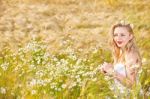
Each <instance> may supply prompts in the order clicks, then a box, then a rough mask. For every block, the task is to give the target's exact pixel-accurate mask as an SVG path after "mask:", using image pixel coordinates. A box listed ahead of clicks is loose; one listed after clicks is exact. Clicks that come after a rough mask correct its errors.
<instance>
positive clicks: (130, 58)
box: [125, 51, 140, 65]
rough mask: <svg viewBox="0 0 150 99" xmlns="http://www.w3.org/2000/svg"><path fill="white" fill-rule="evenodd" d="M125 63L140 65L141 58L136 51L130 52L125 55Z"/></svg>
mask: <svg viewBox="0 0 150 99" xmlns="http://www.w3.org/2000/svg"><path fill="white" fill-rule="evenodd" d="M125 61H126V63H127V64H131V65H133V64H138V63H139V62H140V56H139V54H138V52H136V51H130V52H128V53H126V55H125Z"/></svg>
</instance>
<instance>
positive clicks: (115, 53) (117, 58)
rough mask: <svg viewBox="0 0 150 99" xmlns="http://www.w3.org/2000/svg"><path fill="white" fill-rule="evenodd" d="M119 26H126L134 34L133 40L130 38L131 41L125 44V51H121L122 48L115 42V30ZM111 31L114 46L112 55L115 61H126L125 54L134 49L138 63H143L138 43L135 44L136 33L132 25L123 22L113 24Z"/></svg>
mask: <svg viewBox="0 0 150 99" xmlns="http://www.w3.org/2000/svg"><path fill="white" fill-rule="evenodd" d="M117 27H124V28H126V29H127V31H128V32H129V33H130V34H131V35H133V38H132V39H131V40H129V42H128V43H127V45H126V46H125V50H124V52H123V53H121V49H120V48H119V47H118V46H117V44H116V43H115V41H114V39H113V38H114V37H113V35H114V30H115V28H117ZM110 33H111V38H112V39H111V46H112V47H113V48H112V49H113V50H112V55H113V57H114V63H117V62H119V61H122V62H125V59H124V58H125V56H124V54H126V53H127V52H131V51H132V52H134V53H135V54H137V55H136V56H137V63H138V64H140V65H141V57H140V54H139V51H138V49H137V47H136V44H135V40H134V39H135V37H134V33H133V29H132V27H131V25H130V24H121V23H118V24H115V25H113V26H112V28H111V31H110Z"/></svg>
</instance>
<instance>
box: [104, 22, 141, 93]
mask: <svg viewBox="0 0 150 99" xmlns="http://www.w3.org/2000/svg"><path fill="white" fill-rule="evenodd" d="M111 37H112V40H111V46H112V55H113V59H114V62H113V63H112V64H111V63H106V62H105V63H104V64H103V65H102V66H101V72H103V73H104V74H105V75H107V76H112V77H113V78H114V80H115V85H116V87H118V88H120V91H123V90H124V89H131V88H132V86H133V85H134V84H135V83H136V81H137V73H138V71H139V69H140V68H141V58H140V54H139V51H138V49H137V47H136V44H135V41H134V38H135V37H134V33H133V30H132V26H131V25H130V24H125V23H118V24H115V25H113V26H112V28H111Z"/></svg>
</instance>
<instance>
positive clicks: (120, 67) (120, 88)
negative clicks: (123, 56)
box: [114, 63, 129, 98]
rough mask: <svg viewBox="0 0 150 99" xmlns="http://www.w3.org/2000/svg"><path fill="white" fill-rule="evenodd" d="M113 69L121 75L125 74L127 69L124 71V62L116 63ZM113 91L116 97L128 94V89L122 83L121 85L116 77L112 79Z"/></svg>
mask: <svg viewBox="0 0 150 99" xmlns="http://www.w3.org/2000/svg"><path fill="white" fill-rule="evenodd" d="M114 71H115V72H117V73H119V74H121V75H123V76H125V77H126V76H127V71H126V67H125V65H124V64H122V63H117V64H115V65H114ZM114 91H115V93H117V94H118V95H117V97H118V98H123V97H124V95H125V94H126V95H129V94H128V93H129V89H128V88H127V87H125V86H124V85H122V84H121V83H120V82H119V81H118V80H117V79H114Z"/></svg>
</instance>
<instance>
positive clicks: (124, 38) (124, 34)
mask: <svg viewBox="0 0 150 99" xmlns="http://www.w3.org/2000/svg"><path fill="white" fill-rule="evenodd" d="M113 36H114V37H113V38H114V41H115V43H116V44H117V46H118V47H120V48H124V47H125V46H126V45H127V43H128V42H129V40H131V39H132V35H131V34H130V33H129V32H128V30H127V29H126V28H125V27H117V28H115V30H114V35H113Z"/></svg>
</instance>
